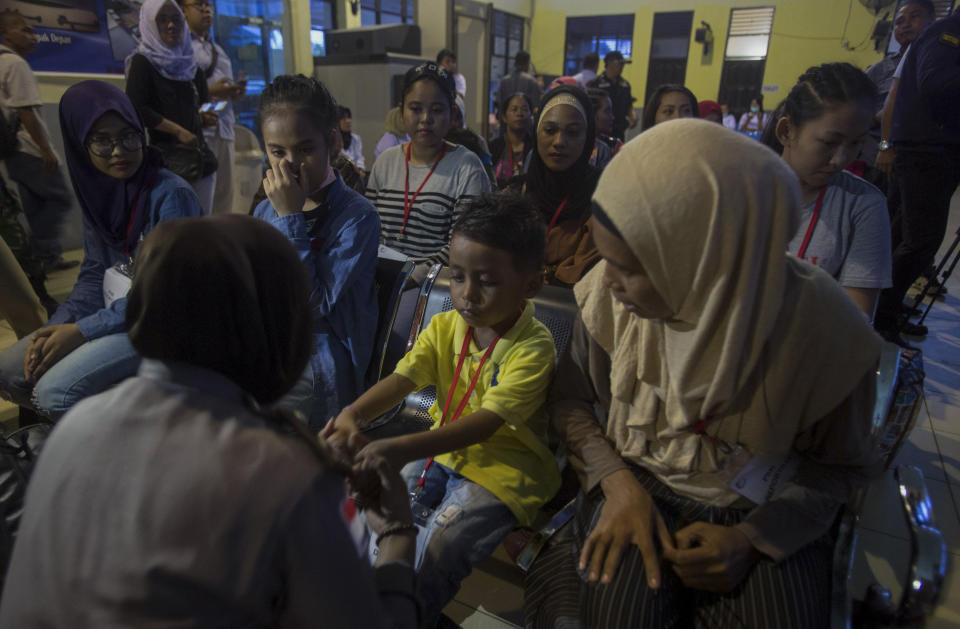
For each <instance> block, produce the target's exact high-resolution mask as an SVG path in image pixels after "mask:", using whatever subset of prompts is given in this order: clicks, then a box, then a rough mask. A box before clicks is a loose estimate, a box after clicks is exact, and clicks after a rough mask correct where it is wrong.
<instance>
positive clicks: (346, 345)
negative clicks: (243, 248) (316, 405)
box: [253, 173, 380, 417]
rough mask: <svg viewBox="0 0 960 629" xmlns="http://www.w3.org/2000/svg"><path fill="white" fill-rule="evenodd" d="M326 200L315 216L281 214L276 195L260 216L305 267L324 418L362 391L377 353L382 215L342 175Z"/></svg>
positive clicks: (316, 379) (261, 208) (317, 393)
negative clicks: (376, 279)
mask: <svg viewBox="0 0 960 629" xmlns="http://www.w3.org/2000/svg"><path fill="white" fill-rule="evenodd" d="M325 205H326V208H325V209H323V210H321V211H322V214H320V216H319V218H317V219H316V220H315V221H314V220H311V219H308V218H307V216H306V215H305V214H304V213H303V212H297V213H295V214H291V215H289V216H280V215H278V214H277V211H276V210H275V209H274V208H273V205H271V203H270V200H269V199H267V200H264V201H263V202H262V203H260V205H258V206H257V209H256V210H254V213H253V214H254V216H256V217H257V218H261V219H263V220H265V221H267V222H268V223H270V224H271V225H273V226H274V227H276V228H277V229H278V230H280V232H281V233H283V235H284V236H286V237H287V238H288V239H290V242H291V243H293V246H294V248H295V249H296V250H297V253H299V254H300V259H301V260H303V263H304V265H305V266H306V269H307V276H308V277H309V278H310V282H311V292H310V304H311V310H312V313H313V326H314V340H315V347H314V353H313V356H312V357H311V359H310V364H311V366H312V368H313V375H314V381H313V392H314V397H315V398H316V399H317V400H318V401H320V402H321V403H322V405H323V406H324V409H323V410H322V412H324V413H325V415H324V417H330V416H334V417H335V416H336V415H337V414H338V413H339V412H340V409H342V408H343V407H344V406H346V405H347V404H349V403H350V402H352V401H353V400H355V399H356V398H357V396H359V395H360V393H362V392H363V383H364V375H365V374H366V371H367V366H368V365H369V364H370V357H371V355H372V354H373V340H374V337H375V336H376V331H377V314H378V311H377V296H376V287H375V284H374V273H375V271H376V266H377V247H378V245H379V241H380V217H379V215H378V214H377V211H376V209H374V207H373V204H372V203H370V201H368V200H367V199H366V198H365V197H363V196H362V195H360V194H359V193H357V192H355V191H354V190H352V189H350V188H349V187H347V186H346V184H344V183H343V179H342V178H341V177H340V174H339V173H337V179H336V181H334V182H333V183H332V184H330V188H329V190H328V191H327V200H326V203H325ZM321 207H322V206H321Z"/></svg>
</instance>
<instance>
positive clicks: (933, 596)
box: [894, 465, 947, 620]
mask: <svg viewBox="0 0 960 629" xmlns="http://www.w3.org/2000/svg"><path fill="white" fill-rule="evenodd" d="M894 474H895V476H896V479H897V484H898V486H899V488H900V499H901V501H902V504H903V514H904V517H906V520H907V528H908V529H909V532H910V546H911V548H910V566H909V568H908V571H907V579H906V583H904V587H903V596H902V598H901V599H900V608H899V610H898V613H897V615H898V617H899V618H900V619H901V620H910V619H915V618H923V617H924V616H926V615H928V614H930V613H931V612H932V611H933V608H934V606H935V605H936V603H937V599H938V598H939V596H940V588H941V586H942V585H943V579H944V576H945V575H946V571H947V545H946V543H945V542H944V540H943V535H942V534H941V533H940V531H939V530H937V529H936V528H935V526H936V525H935V522H934V519H933V506H932V505H931V503H930V495H929V494H928V493H927V485H926V483H925V482H924V480H923V473H922V472H921V471H920V470H919V469H917V468H916V467H913V466H910V465H901V466H899V467H898V468H897V469H896V470H895V471H894Z"/></svg>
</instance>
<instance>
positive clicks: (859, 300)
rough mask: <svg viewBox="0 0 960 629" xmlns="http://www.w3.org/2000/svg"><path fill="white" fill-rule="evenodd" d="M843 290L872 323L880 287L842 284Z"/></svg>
mask: <svg viewBox="0 0 960 629" xmlns="http://www.w3.org/2000/svg"><path fill="white" fill-rule="evenodd" d="M843 290H844V291H846V293H847V294H848V295H850V298H851V299H853V301H854V303H856V304H857V306H859V308H860V310H863V312H865V313H866V315H867V319H868V320H869V321H870V323H873V315H874V313H875V312H876V309H877V298H878V297H879V296H880V289H879V288H857V287H855V286H844V287H843Z"/></svg>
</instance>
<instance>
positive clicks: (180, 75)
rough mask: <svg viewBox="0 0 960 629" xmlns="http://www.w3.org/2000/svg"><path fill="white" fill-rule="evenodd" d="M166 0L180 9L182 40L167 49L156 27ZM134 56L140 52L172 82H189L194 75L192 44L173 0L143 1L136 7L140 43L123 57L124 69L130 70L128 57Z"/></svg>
mask: <svg viewBox="0 0 960 629" xmlns="http://www.w3.org/2000/svg"><path fill="white" fill-rule="evenodd" d="M167 2H169V3H170V4H172V5H173V6H175V7H176V8H177V11H179V12H180V18H181V21H180V28H182V29H183V39H182V40H181V42H180V45H179V46H176V47H173V48H171V47H170V46H168V45H166V44H165V43H164V42H163V39H161V38H160V30H159V29H158V28H157V14H158V13H160V9H162V8H163V6H164V5H165V4H167ZM134 55H143V56H144V57H146V58H147V59H149V60H150V63H151V64H152V65H153V67H154V68H156V70H157V72H159V73H160V74H161V76H164V77H166V78H168V79H170V80H172V81H192V80H193V78H194V76H196V74H197V63H196V61H195V60H194V58H193V44H192V43H190V29H188V28H187V22H186V18H184V16H183V11H182V10H181V9H180V6H179V5H178V4H177V3H176V1H175V0H146V2H144V3H143V5H142V6H141V7H140V43H139V44H138V45H137V48H136V50H134V51H133V53H131V54H130V56H129V57H127V59H126V62H125V64H124V65H125V70H127V71H129V69H130V59H131V58H133V56H134Z"/></svg>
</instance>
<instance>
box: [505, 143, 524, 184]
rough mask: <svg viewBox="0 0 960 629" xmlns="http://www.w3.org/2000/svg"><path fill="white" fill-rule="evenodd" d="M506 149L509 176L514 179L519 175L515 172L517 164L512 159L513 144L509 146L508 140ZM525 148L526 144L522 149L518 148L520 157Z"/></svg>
mask: <svg viewBox="0 0 960 629" xmlns="http://www.w3.org/2000/svg"><path fill="white" fill-rule="evenodd" d="M507 148H508V149H510V175H511V176H512V177H515V176H517V175H519V174H520V173H518V172H517V162H516V160H514V159H513V156H514V152H513V144H510V140H507ZM525 148H526V144H524V145H523V146H522V147H520V154H521V155H523V151H524V149H525Z"/></svg>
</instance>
